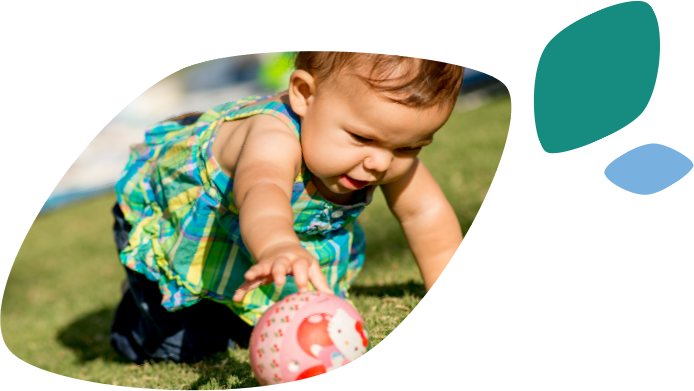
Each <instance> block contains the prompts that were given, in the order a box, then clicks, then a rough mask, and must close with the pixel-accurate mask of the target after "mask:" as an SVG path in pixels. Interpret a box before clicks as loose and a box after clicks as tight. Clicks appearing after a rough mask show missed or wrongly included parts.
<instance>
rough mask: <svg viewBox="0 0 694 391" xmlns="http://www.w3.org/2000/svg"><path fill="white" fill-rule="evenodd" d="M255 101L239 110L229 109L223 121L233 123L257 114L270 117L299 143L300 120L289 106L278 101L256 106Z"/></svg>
mask: <svg viewBox="0 0 694 391" xmlns="http://www.w3.org/2000/svg"><path fill="white" fill-rule="evenodd" d="M259 100H260V99H259ZM256 101H257V100H256ZM256 101H250V102H248V103H249V104H248V105H247V106H245V107H241V108H237V107H231V108H230V109H231V110H229V111H228V113H227V114H226V115H225V116H224V120H225V121H233V120H238V119H243V118H247V117H251V116H254V115H258V114H266V115H271V116H273V117H275V118H277V119H279V120H280V121H282V122H284V124H285V125H287V127H289V129H290V130H291V131H292V133H294V135H295V136H296V138H297V139H299V141H301V125H300V124H301V122H300V121H301V120H300V117H299V116H298V115H297V114H296V113H295V112H294V111H293V110H292V109H291V107H289V105H285V104H284V103H282V102H278V101H270V102H265V103H261V104H257V105H256V104H253V103H254V102H256Z"/></svg>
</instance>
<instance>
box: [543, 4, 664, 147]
mask: <svg viewBox="0 0 694 391" xmlns="http://www.w3.org/2000/svg"><path fill="white" fill-rule="evenodd" d="M659 58H660V33H659V30H658V20H657V19H656V16H655V13H654V12H653V9H652V8H651V6H650V5H648V4H647V3H645V2H641V1H634V2H628V3H622V4H617V5H614V6H611V7H608V8H605V9H602V10H600V11H598V12H595V13H593V14H590V15H588V16H586V17H585V18H583V19H580V20H578V21H576V22H574V23H573V24H572V25H570V26H569V27H567V28H565V29H564V30H562V31H561V32H560V33H559V34H557V35H556V36H555V37H554V38H552V40H551V41H550V42H549V43H548V44H547V46H546V47H545V50H544V51H543V52H542V56H541V57H540V63H539V64H538V66H537V75H536V76H535V128H536V129H537V135H538V137H539V139H540V144H542V148H544V150H545V151H546V152H549V153H559V152H566V151H570V150H572V149H576V148H580V147H582V146H584V145H588V144H590V143H592V142H595V141H597V140H600V139H601V138H603V137H606V136H609V135H610V134H612V133H614V132H616V131H618V130H620V129H622V128H623V127H625V126H626V125H628V124H629V123H631V122H632V121H633V120H635V119H636V118H637V117H638V116H639V115H641V113H642V112H643V110H644V109H645V108H646V106H647V105H648V101H649V100H650V99H651V94H652V93H653V87H654V86H655V80H656V77H657V75H658V62H659Z"/></svg>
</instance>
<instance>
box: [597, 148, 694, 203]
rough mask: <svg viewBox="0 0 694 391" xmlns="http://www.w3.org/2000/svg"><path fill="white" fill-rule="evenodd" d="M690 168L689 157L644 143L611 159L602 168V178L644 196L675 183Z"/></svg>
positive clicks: (670, 149)
mask: <svg viewBox="0 0 694 391" xmlns="http://www.w3.org/2000/svg"><path fill="white" fill-rule="evenodd" d="M692 166H693V164H692V161H691V160H689V158H687V157H686V156H684V155H682V154H681V153H679V152H677V151H675V150H674V149H672V148H668V147H666V146H664V145H660V144H646V145H642V146H640V147H638V148H634V149H632V150H631V151H629V152H627V153H625V154H624V155H622V156H620V157H618V158H617V159H615V160H614V161H613V162H612V163H610V165H608V166H607V168H606V169H605V176H606V177H607V179H609V180H610V182H612V183H614V184H615V185H617V186H619V187H621V188H622V189H624V190H626V191H630V192H632V193H636V194H642V195H648V194H653V193H657V192H659V191H661V190H663V189H665V188H667V187H668V186H671V185H672V184H674V183H675V182H677V181H679V180H680V179H682V178H683V177H684V176H685V175H687V173H689V171H690V170H691V169H692Z"/></svg>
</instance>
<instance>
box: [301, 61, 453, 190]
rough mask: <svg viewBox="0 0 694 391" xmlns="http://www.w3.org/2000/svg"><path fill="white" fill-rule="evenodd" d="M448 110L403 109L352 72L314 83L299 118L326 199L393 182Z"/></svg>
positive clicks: (310, 162)
mask: <svg viewBox="0 0 694 391" xmlns="http://www.w3.org/2000/svg"><path fill="white" fill-rule="evenodd" d="M451 110H452V105H445V106H433V107H427V108H413V107H408V106H405V105H403V104H400V103H395V102H393V101H392V100H389V99H388V96H387V95H386V94H385V93H380V92H376V91H374V90H373V89H371V88H370V87H369V86H368V85H367V84H366V83H365V82H364V81H362V80H361V79H360V78H358V77H356V76H354V75H344V74H343V75H340V76H337V77H331V78H330V79H328V80H326V81H324V82H322V83H321V84H320V85H319V86H317V89H316V93H315V95H314V96H313V100H312V101H311V102H310V104H309V105H308V107H307V108H306V112H305V114H304V116H303V117H302V122H301V140H302V141H301V144H302V149H303V158H304V162H305V163H306V167H307V168H308V169H309V171H311V173H313V176H314V178H317V179H319V181H316V180H315V179H314V183H315V184H316V186H317V187H318V189H319V190H320V191H321V193H322V194H323V195H324V196H326V198H328V199H330V198H331V197H332V198H337V199H340V195H347V194H349V193H351V192H353V191H355V190H359V189H362V188H364V187H366V186H371V185H382V184H386V183H390V182H393V181H395V180H397V179H399V178H401V177H402V176H403V175H405V174H406V173H407V172H408V170H409V169H410V168H411V167H412V165H413V164H414V162H415V159H416V157H417V155H418V154H419V151H420V150H421V149H422V147H424V146H426V145H428V144H430V143H431V142H432V140H433V136H434V133H435V132H436V131H437V130H438V129H439V128H440V127H441V126H443V124H444V123H445V122H446V120H447V119H448V117H449V115H450V113H451Z"/></svg>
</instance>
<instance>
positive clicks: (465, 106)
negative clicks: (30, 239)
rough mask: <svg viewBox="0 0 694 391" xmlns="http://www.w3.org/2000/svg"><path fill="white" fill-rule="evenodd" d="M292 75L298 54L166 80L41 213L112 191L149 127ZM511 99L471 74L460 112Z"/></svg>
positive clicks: (236, 62) (131, 110)
mask: <svg viewBox="0 0 694 391" xmlns="http://www.w3.org/2000/svg"><path fill="white" fill-rule="evenodd" d="M292 71H293V53H292V52H287V53H267V54H251V55H245V56H236V57H228V58H221V59H217V60H212V61H207V62H203V63H200V64H196V65H192V66H190V67H187V68H184V69H182V70H180V71H178V72H176V73H174V74H172V75H170V76H168V77H166V78H165V79H163V80H161V81H160V82H158V83H157V84H155V85H154V86H152V87H151V88H149V89H148V90H147V91H145V92H144V93H143V94H141V95H140V96H139V97H137V98H136V99H135V100H134V101H133V102H132V103H131V104H130V105H128V106H127V107H125V108H124V109H123V110H122V111H121V112H120V113H119V114H118V115H116V117H115V118H113V120H111V122H110V123H109V124H108V125H107V126H106V127H105V128H104V129H103V130H102V131H101V132H100V133H99V134H98V135H97V136H96V137H95V138H94V140H92V142H91V143H90V144H89V145H88V146H87V148H86V149H85V150H84V151H83V152H82V154H81V155H80V156H79V157H78V158H77V159H76V160H75V162H74V163H73V164H72V166H71V167H70V169H69V170H68V171H67V173H66V174H65V176H64V177H63V178H62V179H61V181H60V182H59V183H58V185H57V186H56V188H55V189H54V190H53V192H52V193H51V195H50V197H49V198H48V200H47V201H46V203H45V204H44V206H43V208H42V209H41V213H45V212H48V211H50V210H54V209H57V208H61V207H63V206H66V205H69V204H71V203H74V202H76V201H79V200H83V199H86V198H90V197H94V196H96V195H100V194H104V193H107V192H109V191H112V189H113V187H114V185H115V183H116V181H117V180H118V177H119V175H120V173H121V171H122V170H123V168H124V167H125V164H126V163H127V161H128V155H129V152H130V151H129V147H130V145H132V144H135V143H139V142H141V141H142V140H143V138H144V131H145V129H146V128H147V127H148V126H149V125H152V124H154V123H156V122H159V121H162V120H165V119H168V118H172V117H175V116H178V115H180V114H184V113H190V112H194V111H206V110H209V109H211V108H212V107H214V106H216V105H218V104H222V103H226V102H230V101H234V100H238V99H241V98H244V97H246V96H250V95H255V94H258V95H266V94H267V95H270V94H273V93H276V92H279V91H282V90H284V89H286V87H287V85H288V82H289V75H290V74H291V72H292ZM507 94H508V91H507V90H506V87H505V86H504V85H503V84H502V83H501V82H499V81H498V80H497V79H495V78H493V77H491V76H489V75H487V74H485V73H483V72H479V71H476V70H474V69H470V68H467V69H465V73H464V80H463V88H462V89H461V95H460V96H459V98H458V103H457V107H456V109H457V110H458V111H465V110H471V109H474V108H477V107H479V106H482V105H484V104H485V103H487V102H489V101H491V100H493V99H496V98H497V97H499V96H500V95H507Z"/></svg>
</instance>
